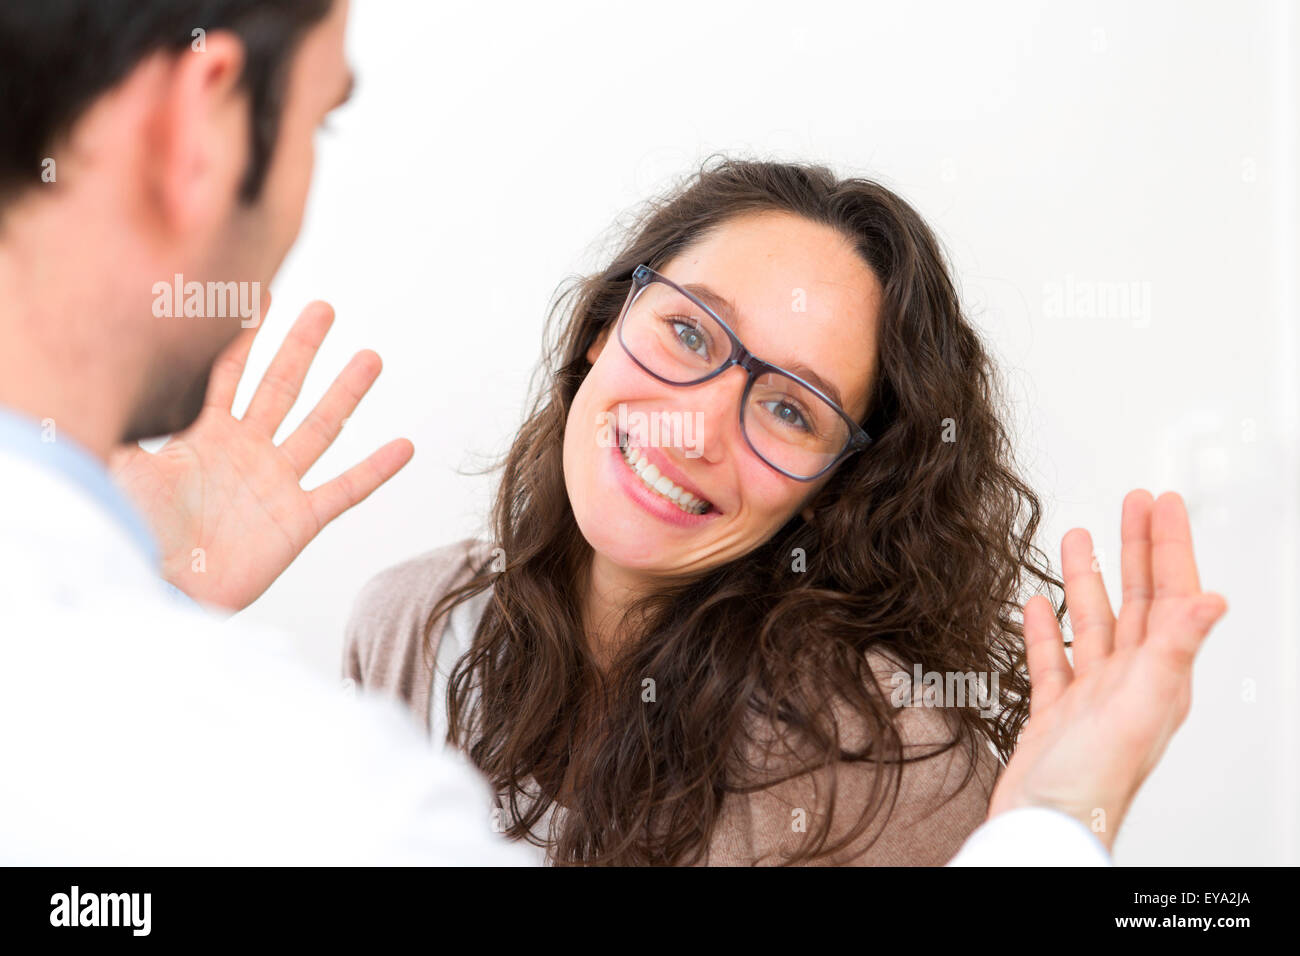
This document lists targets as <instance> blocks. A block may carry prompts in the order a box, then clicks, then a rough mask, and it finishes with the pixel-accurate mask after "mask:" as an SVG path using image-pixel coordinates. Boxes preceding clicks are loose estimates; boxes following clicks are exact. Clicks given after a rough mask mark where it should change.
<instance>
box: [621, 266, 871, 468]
mask: <svg viewBox="0 0 1300 956" xmlns="http://www.w3.org/2000/svg"><path fill="white" fill-rule="evenodd" d="M652 282H661V283H663V284H664V285H666V286H668V287H669V288H671V289H673V290H674V291H675V292H677V293H678V294H679V295H683V296H685V297H686V298H687V299H689V300H690V301H691V302H692V303H694V304H695V305H696V306H697V307H699V308H700V309H702V310H703V311H704V312H706V313H707V314H708V316H709V318H711V319H713V321H715V322H717V323H718V325H720V326H721V327H722V329H723V331H725V332H726V333H727V337H728V338H729V339H730V340H731V355H730V356H728V357H727V360H726V361H725V362H723V363H722V364H721V365H719V366H718V367H717V368H716V369H714V370H713V371H712V372H709V373H708V374H707V375H705V376H703V377H701V378H697V379H694V380H693V381H690V382H674V381H673V380H671V379H667V378H664V377H663V376H662V375H659V374H658V373H657V372H654V371H652V370H651V369H650V368H648V367H647V366H646V365H645V363H644V362H642V361H641V360H640V359H639V358H637V357H636V355H635V354H634V353H633V352H632V350H631V349H630V348H629V347H628V344H627V342H626V341H625V340H624V338H623V320H624V319H625V318H626V317H627V313H628V311H629V309H631V307H632V302H633V301H634V300H635V299H636V297H637V296H638V295H640V294H641V292H642V291H643V290H644V289H645V288H646V286H648V285H650V283H652ZM616 327H617V331H618V343H619V345H621V346H623V351H624V352H626V353H627V357H628V358H630V359H631V360H632V361H633V362H635V363H636V365H637V367H638V368H640V369H641V371H643V372H645V373H646V374H647V375H649V376H650V377H651V378H653V379H655V380H656V381H660V382H663V383H664V384H665V385H675V386H677V387H679V388H690V387H692V386H695V385H702V384H704V383H705V382H707V381H709V380H710V379H713V378H716V377H717V376H719V375H721V374H722V373H723V372H725V371H726V370H727V369H729V368H731V367H732V366H733V365H739V366H740V367H741V368H742V369H744V370H745V372H746V374H748V376H749V378H748V380H747V381H746V382H745V391H744V393H743V394H742V395H741V396H740V408H739V410H738V414H739V419H740V433H741V434H742V435H744V436H745V444H747V445H748V446H749V450H750V451H752V452H753V453H754V454H755V455H757V456H758V459H759V460H760V461H761V462H762V463H763V464H765V465H767V466H768V467H769V468H771V469H773V470H774V471H777V472H779V473H780V474H782V475H785V476H786V477H787V478H792V479H794V480H795V481H816V480H817V479H818V478H820V477H821V476H822V475H824V474H826V472H828V471H830V470H831V469H832V468H834V467H835V466H836V465H838V464H839V463H840V462H842V461H843V460H844V459H845V458H848V457H849V456H850V455H853V454H856V453H857V452H860V451H862V449H864V448H866V447H867V446H868V445H870V444H871V442H872V440H873V439H872V438H871V436H870V435H868V434H867V431H866V429H865V428H863V427H862V426H861V425H859V424H858V423H857V422H856V421H854V419H853V417H852V416H851V415H849V413H848V412H846V411H845V410H844V409H842V408H840V406H839V405H838V404H837V403H836V402H835V401H834V400H833V399H831V397H830V396H829V395H827V394H826V393H825V392H823V391H822V390H821V389H820V388H817V386H815V385H813V384H811V383H810V382H807V381H805V380H804V379H802V378H800V377H799V376H798V375H795V374H794V373H793V372H789V371H787V370H785V369H783V368H781V366H779V365H773V364H772V363H771V362H767V361H764V360H763V359H761V358H759V357H758V356H757V355H755V354H754V353H753V352H751V351H750V350H749V349H747V348H745V345H744V343H743V342H741V341H740V337H739V336H738V335H736V333H735V332H734V331H732V328H731V326H729V325H728V324H727V323H726V322H724V321H722V319H721V317H720V316H719V315H718V313H716V312H714V311H713V310H712V309H711V308H709V307H708V306H707V305H705V304H704V303H703V302H701V301H700V300H699V298H698V297H696V296H694V295H692V294H691V293H689V292H687V291H686V290H685V289H683V288H682V287H681V286H679V285H678V284H677V283H676V282H674V281H673V280H672V279H669V278H668V277H667V276H665V275H661V274H660V273H658V272H656V271H655V270H654V269H651V268H650V267H649V266H647V265H639V266H637V267H636V269H634V270H633V272H632V287H631V288H630V289H629V290H628V294H627V301H625V302H624V303H623V310H622V311H621V312H620V313H619V315H618V322H617V323H616ZM765 372H779V373H780V374H781V375H784V376H786V377H787V378H789V379H792V380H794V381H795V382H797V383H799V384H800V385H801V386H803V387H804V388H806V389H808V390H809V391H810V392H812V393H813V394H814V395H816V396H817V397H818V398H820V399H821V400H822V401H823V402H825V403H826V404H827V405H829V406H830V407H831V408H832V409H833V410H834V411H835V412H836V413H837V414H838V415H839V416H840V417H841V418H842V419H844V421H845V422H847V423H848V426H849V438H848V441H846V442H845V444H844V447H843V448H842V449H841V450H840V453H839V454H838V455H836V456H835V457H834V458H832V459H831V460H830V461H829V462H827V463H826V465H825V466H824V467H823V468H821V469H820V470H819V471H818V472H817V473H816V474H814V475H796V474H794V473H793V472H789V471H786V470H785V469H784V468H782V467H781V466H779V465H775V464H773V463H772V462H770V461H768V460H767V458H766V457H764V455H763V453H762V452H760V451H759V450H758V449H757V448H755V447H754V443H753V442H752V441H751V440H750V438H749V431H748V430H747V429H746V427H745V405H746V404H747V403H748V401H749V392H750V390H751V389H752V388H753V387H754V380H755V379H757V378H758V376H760V375H762V374H764V373H765Z"/></svg>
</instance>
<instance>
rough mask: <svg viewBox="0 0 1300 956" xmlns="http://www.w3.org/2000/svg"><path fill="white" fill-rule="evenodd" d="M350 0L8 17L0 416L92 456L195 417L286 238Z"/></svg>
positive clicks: (0, 189)
mask: <svg viewBox="0 0 1300 956" xmlns="http://www.w3.org/2000/svg"><path fill="white" fill-rule="evenodd" d="M348 2H349V0H4V2H3V3H0V346H2V348H0V353H7V355H6V354H0V405H9V406H11V407H14V408H17V409H18V410H20V411H25V412H27V413H29V414H30V415H32V416H34V417H37V418H41V419H43V418H46V417H55V416H56V415H57V416H62V418H63V419H66V420H68V421H69V428H68V429H67V431H68V433H69V434H73V435H76V436H77V437H80V438H81V439H82V441H83V443H85V444H87V445H89V446H90V447H91V448H92V449H94V450H96V451H102V450H103V449H104V447H105V446H107V445H111V444H112V443H114V442H116V441H120V440H125V439H132V438H142V437H147V436H149V435H156V434H165V433H168V432H172V431H176V430H179V429H182V428H184V427H186V426H187V425H188V424H189V423H190V422H192V421H193V420H194V418H195V417H196V416H197V415H198V413H199V411H200V410H201V407H202V399H203V394H204V390H205V387H206V383H207V378H208V373H209V371H210V369H211V365H212V363H213V361H214V360H215V359H216V357H217V355H219V354H220V352H221V350H222V349H223V348H224V347H225V346H226V345H227V344H229V342H230V341H231V340H232V339H233V338H234V337H235V336H236V335H237V334H238V333H239V331H240V328H241V326H242V327H248V325H249V324H251V322H255V321H257V320H259V319H260V306H259V305H258V302H259V300H260V297H261V291H262V286H263V285H264V284H265V283H269V282H270V280H271V278H272V277H273V275H274V274H275V272H276V270H277V269H278V268H279V265H280V263H281V262H282V261H283V258H284V256H285V254H286V253H287V252H288V250H289V248H290V247H291V246H292V244H293V242H294V240H295V239H296V237H297V234H298V230H299V227H300V225H301V222H302V214H303V208H304V205H305V203H306V197H307V192H308V186H309V184H310V180H311V173H312V163H313V135H314V133H315V131H316V129H317V128H318V127H319V125H320V123H321V122H322V120H323V119H324V117H325V115H326V114H327V113H328V112H329V111H330V110H331V109H332V108H334V107H335V106H337V105H339V103H340V102H341V100H343V99H346V96H347V92H348V90H349V89H350V84H351V76H350V71H349V70H348V69H347V64H346V59H345V56H344V50H343V46H344V43H343V40H344V36H343V35H344V26H345V24H346V19H347V12H348ZM253 313H256V314H253ZM250 320H251V322H250ZM50 383H54V385H57V386H58V389H59V390H58V391H55V390H54V387H53V386H52V385H51V384H50ZM92 419H94V422H93V423H92V422H91V420H92ZM61 424H62V423H61ZM92 433H93V434H92Z"/></svg>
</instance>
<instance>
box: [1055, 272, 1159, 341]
mask: <svg viewBox="0 0 1300 956" xmlns="http://www.w3.org/2000/svg"><path fill="white" fill-rule="evenodd" d="M1043 315H1044V316H1046V317H1047V318H1049V319H1121V320H1124V321H1128V322H1132V323H1133V326H1134V328H1139V329H1142V328H1146V327H1147V326H1148V325H1150V324H1151V283H1150V282H1131V281H1118V282H1116V281H1108V280H1098V279H1078V278H1075V277H1074V276H1072V275H1066V277H1065V279H1064V280H1063V281H1056V280H1053V281H1050V282H1044V283H1043Z"/></svg>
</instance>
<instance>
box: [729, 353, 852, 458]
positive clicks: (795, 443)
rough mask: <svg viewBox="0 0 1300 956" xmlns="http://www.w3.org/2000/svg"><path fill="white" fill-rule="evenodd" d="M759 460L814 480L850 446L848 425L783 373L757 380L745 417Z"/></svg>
mask: <svg viewBox="0 0 1300 956" xmlns="http://www.w3.org/2000/svg"><path fill="white" fill-rule="evenodd" d="M742 422H743V424H744V427H745V436H746V437H747V438H748V439H749V442H750V444H751V445H753V446H754V450H755V451H756V452H758V454H759V456H760V457H762V458H763V459H765V460H766V461H767V463H768V464H770V465H774V466H775V467H777V468H779V469H781V470H782V471H785V472H788V473H789V474H791V475H794V476H796V477H798V478H811V477H813V476H814V475H816V474H817V473H819V472H820V471H821V470H822V469H823V468H825V467H826V466H827V465H829V464H830V463H831V462H832V461H834V460H835V458H836V457H837V456H838V455H839V454H840V452H842V451H843V450H844V449H845V447H846V446H847V445H848V442H849V424H848V422H847V421H845V420H844V417H843V416H842V415H840V413H839V412H837V411H836V410H835V408H834V407H833V406H832V405H831V404H830V403H828V402H827V401H826V400H825V399H823V398H821V397H820V396H819V395H818V394H817V393H816V392H814V391H812V390H811V389H809V388H807V387H806V386H804V385H800V384H799V383H798V382H796V381H795V380H794V379H792V378H790V377H789V376H788V375H782V374H781V373H780V372H765V373H763V374H762V375H759V376H757V377H756V378H755V379H754V385H753V387H752V388H751V389H750V390H749V398H748V399H747V400H746V402H745V407H744V410H743V412H742Z"/></svg>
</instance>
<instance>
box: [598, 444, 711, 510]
mask: <svg viewBox="0 0 1300 956" xmlns="http://www.w3.org/2000/svg"><path fill="white" fill-rule="evenodd" d="M618 447H619V450H620V451H621V452H622V453H623V461H624V462H625V463H626V464H627V466H628V468H629V469H631V471H632V472H633V473H634V474H635V475H636V477H637V478H639V479H640V480H641V484H643V485H644V486H645V487H646V488H647V489H649V490H650V491H652V492H654V493H655V494H656V495H658V496H659V497H661V498H663V499H664V500H666V501H670V502H672V503H673V504H675V505H676V506H677V507H678V508H680V509H681V510H682V511H684V512H686V514H690V515H703V514H707V513H708V512H710V511H712V510H714V509H713V504H712V503H711V502H708V501H705V500H704V499H703V498H700V497H697V496H696V495H693V494H691V493H690V492H689V491H687V490H686V489H684V488H682V487H681V485H677V484H674V483H673V481H672V480H671V479H670V478H669V477H668V476H667V475H662V474H660V473H659V468H658V466H656V465H654V464H652V463H651V462H650V460H649V459H648V458H647V457H646V456H645V454H644V452H642V450H641V449H640V448H637V447H635V446H633V445H632V444H630V442H629V441H628V436H627V435H626V434H623V433H620V434H619V436H618Z"/></svg>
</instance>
